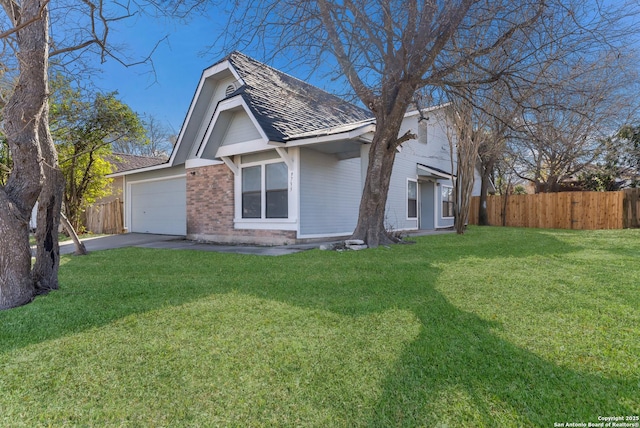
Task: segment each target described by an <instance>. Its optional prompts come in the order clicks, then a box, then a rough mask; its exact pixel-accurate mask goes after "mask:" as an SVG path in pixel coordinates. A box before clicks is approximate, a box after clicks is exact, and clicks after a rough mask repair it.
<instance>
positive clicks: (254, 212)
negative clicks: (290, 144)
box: [241, 162, 289, 219]
mask: <svg viewBox="0 0 640 428" xmlns="http://www.w3.org/2000/svg"><path fill="white" fill-rule="evenodd" d="M241 174H242V218H255V219H263V218H287V217H288V216H289V189H288V185H287V179H288V176H289V170H288V168H287V164H285V163H284V162H276V163H266V164H262V165H255V166H248V167H243V168H242V169H241Z"/></svg>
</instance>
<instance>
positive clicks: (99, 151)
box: [50, 77, 146, 230]
mask: <svg viewBox="0 0 640 428" xmlns="http://www.w3.org/2000/svg"><path fill="white" fill-rule="evenodd" d="M52 87H53V88H54V96H53V99H52V103H51V111H50V126H51V134H52V136H53V139H54V141H55V143H56V148H57V150H58V156H59V159H60V160H59V162H60V169H61V170H62V174H63V176H64V178H65V190H64V198H63V200H64V211H65V214H66V216H67V218H68V219H69V221H70V222H71V224H72V225H73V227H74V228H75V229H76V230H82V223H81V215H82V212H83V211H84V210H85V209H86V207H87V206H88V205H90V204H92V203H94V202H95V201H96V200H97V199H99V198H101V197H103V196H106V195H107V194H108V192H109V190H108V186H107V185H108V184H109V182H110V181H111V180H110V179H108V178H107V177H106V175H107V174H109V173H111V172H112V167H111V164H110V163H109V162H108V161H107V160H106V159H105V158H106V157H107V156H108V155H110V154H111V153H112V149H111V147H112V144H113V143H114V142H118V141H122V142H128V141H144V140H145V139H146V132H145V129H144V127H143V126H142V122H141V120H140V118H139V117H138V115H137V114H136V113H134V112H133V111H132V110H131V108H130V107H129V106H128V105H126V104H125V103H123V102H122V101H120V100H118V98H117V93H116V92H112V93H108V94H100V93H98V94H95V95H92V96H88V95H86V94H83V93H82V92H81V91H80V90H78V89H75V88H72V87H71V85H70V84H69V82H67V81H65V80H64V79H63V78H61V77H56V79H55V80H53V84H52Z"/></svg>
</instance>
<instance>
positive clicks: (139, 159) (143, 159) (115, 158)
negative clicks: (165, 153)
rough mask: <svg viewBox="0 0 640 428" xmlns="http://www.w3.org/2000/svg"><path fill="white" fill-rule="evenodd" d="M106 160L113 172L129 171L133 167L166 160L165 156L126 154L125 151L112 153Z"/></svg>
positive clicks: (146, 165)
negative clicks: (111, 166)
mask: <svg viewBox="0 0 640 428" xmlns="http://www.w3.org/2000/svg"><path fill="white" fill-rule="evenodd" d="M107 160H108V161H109V163H110V164H111V165H113V172H114V173H116V172H124V171H131V170H133V169H139V168H146V167H149V166H155V165H160V164H162V163H165V162H167V158H163V157H151V156H138V155H128V154H125V153H112V154H111V155H109V156H108V157H107Z"/></svg>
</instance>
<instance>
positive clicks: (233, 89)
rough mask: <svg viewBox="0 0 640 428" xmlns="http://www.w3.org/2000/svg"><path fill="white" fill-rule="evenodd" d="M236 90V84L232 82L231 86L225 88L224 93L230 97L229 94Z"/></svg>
mask: <svg viewBox="0 0 640 428" xmlns="http://www.w3.org/2000/svg"><path fill="white" fill-rule="evenodd" d="M235 90H236V85H234V84H233V83H232V84H230V85H229V86H227V89H225V90H224V95H225V96H226V97H228V96H229V95H231V94H233V93H234V92H235Z"/></svg>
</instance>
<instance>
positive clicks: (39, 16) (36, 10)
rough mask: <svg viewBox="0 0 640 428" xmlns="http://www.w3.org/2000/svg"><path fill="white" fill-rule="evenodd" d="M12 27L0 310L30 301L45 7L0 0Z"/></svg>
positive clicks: (1, 199) (0, 198)
mask: <svg viewBox="0 0 640 428" xmlns="http://www.w3.org/2000/svg"><path fill="white" fill-rule="evenodd" d="M0 4H1V5H2V7H3V8H4V9H5V13H6V14H7V16H9V17H10V18H11V20H12V22H13V24H14V25H16V26H20V25H21V24H23V23H25V24H26V23H28V24H27V25H25V26H24V27H22V28H20V29H19V30H18V31H17V35H16V43H17V49H18V52H17V53H16V56H17V59H18V63H19V67H20V77H19V78H18V83H17V85H16V88H15V90H14V92H13V94H12V95H11V98H10V99H9V101H8V103H7V105H6V107H5V108H4V111H3V113H4V123H5V133H6V137H7V142H8V144H9V148H10V150H11V153H12V155H13V170H12V171H11V174H10V175H9V178H8V180H7V184H6V186H5V187H4V188H0V309H8V308H12V307H16V306H20V305H23V304H25V303H28V302H29V301H31V300H32V299H33V296H34V291H35V290H34V287H33V281H32V278H31V248H30V246H29V218H30V216H31V210H32V209H33V206H34V204H35V203H36V200H37V199H38V195H39V194H40V190H41V188H42V174H43V173H42V167H41V165H40V146H39V141H38V127H39V124H40V117H41V115H42V113H43V106H44V105H45V102H46V96H47V84H46V83H47V66H48V47H49V46H48V36H49V35H48V10H47V6H46V4H45V5H42V6H41V2H39V1H37V0H24V1H23V2H22V4H21V6H22V7H18V6H17V5H16V3H14V2H12V1H7V0H2V1H0Z"/></svg>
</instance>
